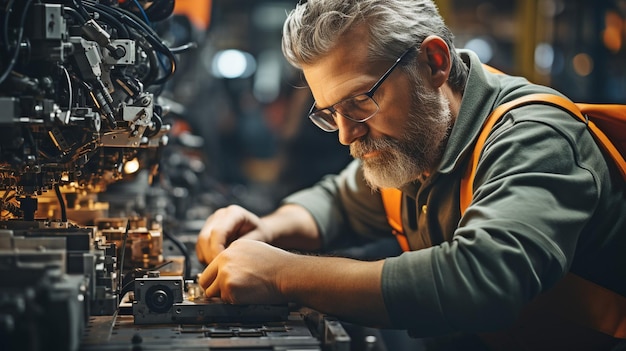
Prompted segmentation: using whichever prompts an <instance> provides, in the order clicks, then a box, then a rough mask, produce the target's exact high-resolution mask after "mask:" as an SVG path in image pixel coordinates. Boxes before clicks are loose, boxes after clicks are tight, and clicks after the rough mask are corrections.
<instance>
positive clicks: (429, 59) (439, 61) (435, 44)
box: [420, 35, 452, 88]
mask: <svg viewBox="0 0 626 351" xmlns="http://www.w3.org/2000/svg"><path fill="white" fill-rule="evenodd" d="M420 52H421V53H422V55H423V58H422V59H423V60H425V61H426V64H427V65H428V67H430V70H429V72H428V74H429V76H428V78H429V79H430V81H431V83H432V85H433V87H436V88H438V87H440V86H442V85H443V84H444V83H445V82H446V81H447V80H448V76H449V75H450V69H451V67H452V59H451V57H450V48H448V44H446V42H445V41H444V40H443V39H441V38H440V37H438V36H435V35H431V36H429V37H427V38H426V39H424V41H423V42H422V45H420Z"/></svg>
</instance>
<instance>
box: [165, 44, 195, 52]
mask: <svg viewBox="0 0 626 351" xmlns="http://www.w3.org/2000/svg"><path fill="white" fill-rule="evenodd" d="M197 48H198V43H196V42H190V43H187V44H185V45H181V46H177V47H174V48H170V51H171V52H172V53H173V54H180V53H182V52H185V51H187V50H191V49H197Z"/></svg>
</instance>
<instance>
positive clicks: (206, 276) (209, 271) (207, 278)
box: [198, 261, 217, 289]
mask: <svg viewBox="0 0 626 351" xmlns="http://www.w3.org/2000/svg"><path fill="white" fill-rule="evenodd" d="M215 278H217V264H215V262H214V261H213V262H211V263H209V265H208V266H207V267H206V268H205V269H204V272H202V274H201V275H200V278H198V284H200V286H201V287H202V288H204V289H206V288H207V287H208V286H209V285H211V284H212V283H213V282H214V281H215Z"/></svg>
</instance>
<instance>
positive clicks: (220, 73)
mask: <svg viewBox="0 0 626 351" xmlns="http://www.w3.org/2000/svg"><path fill="white" fill-rule="evenodd" d="M212 70H213V74H214V75H215V76H216V77H220V78H229V79H234V78H247V77H249V76H250V75H252V73H254V71H255V70H256V62H255V60H254V57H252V55H250V54H249V53H247V52H243V51H240V50H232V49H231V50H224V51H219V52H218V53H216V54H215V57H213V63H212Z"/></svg>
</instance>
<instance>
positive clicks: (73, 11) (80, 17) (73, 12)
mask: <svg viewBox="0 0 626 351" xmlns="http://www.w3.org/2000/svg"><path fill="white" fill-rule="evenodd" d="M63 11H64V12H65V13H69V14H70V15H71V16H72V17H74V19H75V20H78V23H80V24H81V25H82V24H85V22H87V19H86V18H85V17H83V15H81V14H80V13H78V11H76V9H74V8H73V7H69V6H64V7H63Z"/></svg>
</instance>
